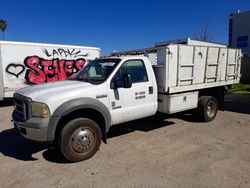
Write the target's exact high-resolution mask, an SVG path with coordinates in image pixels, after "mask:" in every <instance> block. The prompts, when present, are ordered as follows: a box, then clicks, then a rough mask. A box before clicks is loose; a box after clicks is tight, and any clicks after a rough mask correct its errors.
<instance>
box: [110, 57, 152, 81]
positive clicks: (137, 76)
mask: <svg viewBox="0 0 250 188" xmlns="http://www.w3.org/2000/svg"><path fill="white" fill-rule="evenodd" d="M124 74H130V77H131V80H132V83H138V82H147V81H148V75H147V71H146V67H145V65H144V63H143V61H141V60H129V61H126V62H125V63H124V64H123V65H122V66H121V67H120V69H119V71H118V72H117V74H116V76H115V77H116V79H122V75H124Z"/></svg>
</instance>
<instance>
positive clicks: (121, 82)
mask: <svg viewBox="0 0 250 188" xmlns="http://www.w3.org/2000/svg"><path fill="white" fill-rule="evenodd" d="M131 87H132V80H131V76H130V74H123V75H122V79H117V80H112V81H111V83H110V88H111V89H117V88H131Z"/></svg>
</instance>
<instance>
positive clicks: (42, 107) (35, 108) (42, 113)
mask: <svg viewBox="0 0 250 188" xmlns="http://www.w3.org/2000/svg"><path fill="white" fill-rule="evenodd" d="M31 114H32V116H33V117H39V118H48V117H50V111H49V107H48V106H47V105H46V104H44V103H40V102H32V103H31Z"/></svg>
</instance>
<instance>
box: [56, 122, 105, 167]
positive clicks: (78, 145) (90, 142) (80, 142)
mask: <svg viewBox="0 0 250 188" xmlns="http://www.w3.org/2000/svg"><path fill="white" fill-rule="evenodd" d="M101 137H102V134H101V130H100V127H99V126H98V125H97V124H96V123H95V122H94V121H93V120H91V119H87V118H77V119H73V120H71V121H70V122H68V123H67V124H66V125H65V126H64V127H63V129H62V131H61V134H60V137H59V149H60V151H61V153H62V155H63V156H64V157H65V158H66V159H67V160H69V161H70V162H78V161H83V160H86V159H89V158H90V157H92V156H93V155H94V154H95V153H96V152H97V150H98V149H99V147H100V144H101Z"/></svg>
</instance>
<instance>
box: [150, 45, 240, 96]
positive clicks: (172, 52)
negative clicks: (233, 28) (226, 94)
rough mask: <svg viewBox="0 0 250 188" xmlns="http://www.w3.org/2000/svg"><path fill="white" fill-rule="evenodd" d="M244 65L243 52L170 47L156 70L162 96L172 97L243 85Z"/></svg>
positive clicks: (162, 53) (160, 54)
mask: <svg viewBox="0 0 250 188" xmlns="http://www.w3.org/2000/svg"><path fill="white" fill-rule="evenodd" d="M240 64H241V51H240V49H232V48H220V47H205V46H191V45H180V44H170V45H168V46H166V47H164V48H160V49H158V50H157V65H153V68H154V71H155V76H156V80H157V84H158V92H163V93H169V94H172V93H179V92H185V91H192V90H198V89H204V88H210V87H217V86H224V85H232V84H235V83H239V80H240Z"/></svg>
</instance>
